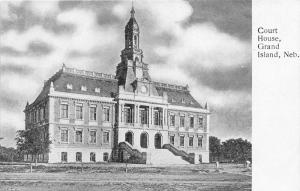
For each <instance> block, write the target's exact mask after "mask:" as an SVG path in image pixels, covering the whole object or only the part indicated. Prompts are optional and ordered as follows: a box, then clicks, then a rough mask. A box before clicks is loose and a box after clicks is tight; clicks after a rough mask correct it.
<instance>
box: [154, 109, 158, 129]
mask: <svg viewBox="0 0 300 191" xmlns="http://www.w3.org/2000/svg"><path fill="white" fill-rule="evenodd" d="M154 125H159V111H158V110H154Z"/></svg>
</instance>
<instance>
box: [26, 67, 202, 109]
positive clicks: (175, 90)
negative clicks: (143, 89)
mask: <svg viewBox="0 0 300 191" xmlns="http://www.w3.org/2000/svg"><path fill="white" fill-rule="evenodd" d="M51 82H53V87H54V90H55V91H59V92H69V93H76V94H85V95H95V96H100V97H114V96H115V95H116V94H117V93H118V81H117V80H116V79H115V76H114V75H110V74H103V73H97V72H91V71H85V70H77V69H74V68H66V67H65V66H64V67H63V68H62V69H61V70H59V71H58V72H57V73H56V74H54V75H53V76H52V77H51V78H50V79H48V80H47V81H46V82H45V83H44V87H43V89H42V91H41V93H40V94H39V95H38V97H37V98H36V99H35V101H34V102H33V103H32V104H30V105H27V106H26V108H25V109H29V108H31V107H32V106H34V105H36V104H38V103H39V102H41V101H43V100H44V99H45V98H47V97H48V94H49V90H50V84H51ZM68 84H70V85H72V88H71V89H68V88H67V85H68ZM83 86H84V87H85V88H86V91H83V90H82V87H83ZM154 86H155V88H156V90H157V92H158V94H159V96H163V94H164V93H163V92H166V93H167V95H168V102H169V103H170V104H171V105H178V106H185V107H194V108H203V107H202V106H201V105H200V104H199V103H198V102H197V101H196V100H195V99H194V98H193V96H192V95H191V94H190V91H189V90H188V87H187V86H179V85H172V84H165V83H160V82H154ZM96 88H99V89H100V92H96V91H95V89H96Z"/></svg>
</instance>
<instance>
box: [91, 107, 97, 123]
mask: <svg viewBox="0 0 300 191" xmlns="http://www.w3.org/2000/svg"><path fill="white" fill-rule="evenodd" d="M96 118H97V107H90V120H91V121H96Z"/></svg>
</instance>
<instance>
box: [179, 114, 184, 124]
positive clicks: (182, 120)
mask: <svg viewBox="0 0 300 191" xmlns="http://www.w3.org/2000/svg"><path fill="white" fill-rule="evenodd" d="M180 127H184V116H180Z"/></svg>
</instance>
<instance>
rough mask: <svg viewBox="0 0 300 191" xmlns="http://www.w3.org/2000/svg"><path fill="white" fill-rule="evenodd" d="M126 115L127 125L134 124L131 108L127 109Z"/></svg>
mask: <svg viewBox="0 0 300 191" xmlns="http://www.w3.org/2000/svg"><path fill="white" fill-rule="evenodd" d="M124 109H125V113H124V118H125V123H132V109H131V107H125V108H124Z"/></svg>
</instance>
